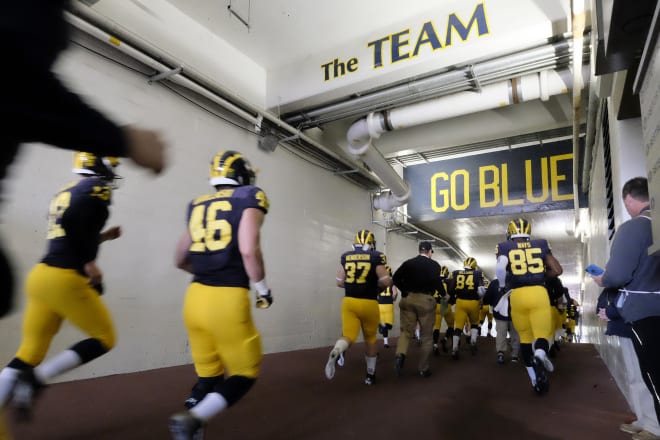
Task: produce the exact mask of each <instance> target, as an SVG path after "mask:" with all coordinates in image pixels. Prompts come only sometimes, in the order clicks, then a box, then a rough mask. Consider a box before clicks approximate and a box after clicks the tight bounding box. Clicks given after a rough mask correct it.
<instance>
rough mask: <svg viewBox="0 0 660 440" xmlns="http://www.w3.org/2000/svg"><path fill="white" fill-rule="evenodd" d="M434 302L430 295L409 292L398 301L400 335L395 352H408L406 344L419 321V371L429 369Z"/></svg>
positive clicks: (433, 323)
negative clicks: (420, 345)
mask: <svg viewBox="0 0 660 440" xmlns="http://www.w3.org/2000/svg"><path fill="white" fill-rule="evenodd" d="M436 304H437V303H436V301H435V298H433V296H432V295H427V294H424V293H409V294H408V296H407V297H405V298H401V301H400V302H399V309H400V310H401V336H400V337H399V341H398V343H397V346H396V354H404V355H405V354H406V353H407V352H408V345H409V343H410V340H411V339H412V338H413V334H414V332H415V327H416V326H417V322H419V326H420V334H421V339H422V347H421V356H420V359H419V364H418V369H419V371H424V370H428V369H429V361H430V359H431V352H432V351H433V326H434V325H435V306H436Z"/></svg>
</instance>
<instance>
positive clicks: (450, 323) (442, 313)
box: [433, 266, 454, 356]
mask: <svg viewBox="0 0 660 440" xmlns="http://www.w3.org/2000/svg"><path fill="white" fill-rule="evenodd" d="M448 278H449V269H447V266H441V267H440V279H441V280H442V285H443V286H444V288H445V292H447V291H448V288H447V282H448ZM434 297H435V300H436V301H437V302H438V305H437V306H436V308H435V325H434V326H433V354H434V355H436V356H437V355H438V352H439V350H438V342H440V344H441V345H442V351H443V352H444V353H447V341H448V340H449V338H451V337H452V335H453V334H454V311H453V310H452V309H451V306H452V305H451V302H452V301H451V299H450V298H448V296H447V295H443V294H442V292H440V291H439V290H436V291H435V295H434ZM443 319H444V320H445V323H446V324H447V331H446V333H445V335H444V336H443V337H442V339H440V327H441V326H442V320H443Z"/></svg>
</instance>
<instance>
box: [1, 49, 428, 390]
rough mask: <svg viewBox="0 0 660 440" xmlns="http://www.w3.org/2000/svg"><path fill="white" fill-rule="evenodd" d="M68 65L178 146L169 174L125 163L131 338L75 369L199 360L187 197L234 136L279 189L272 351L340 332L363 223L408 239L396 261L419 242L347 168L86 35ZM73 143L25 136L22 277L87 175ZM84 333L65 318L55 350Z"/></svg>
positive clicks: (113, 245) (12, 198)
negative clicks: (78, 179) (347, 262)
mask: <svg viewBox="0 0 660 440" xmlns="http://www.w3.org/2000/svg"><path fill="white" fill-rule="evenodd" d="M58 71H59V72H61V73H62V75H63V76H64V78H66V80H67V81H71V83H72V84H73V85H74V88H75V89H77V90H79V91H80V92H81V93H82V94H83V95H84V96H86V97H87V98H88V99H89V100H90V101H92V102H94V103H95V104H97V105H99V106H100V107H102V108H103V109H105V110H106V111H107V112H108V113H109V114H111V115H112V116H113V117H114V118H115V119H116V120H117V121H120V122H122V123H129V122H132V123H138V124H140V125H143V126H147V127H152V128H156V129H158V130H160V131H162V133H163V135H164V137H165V139H166V140H167V142H168V143H169V146H170V148H169V155H170V159H171V166H170V168H169V169H168V170H167V171H166V172H165V173H164V175H162V176H160V177H157V178H152V177H151V176H149V175H148V174H147V173H146V172H145V171H143V170H141V169H137V168H136V167H134V166H132V165H130V164H129V163H128V162H127V161H125V163H124V165H123V166H122V167H121V168H120V173H121V174H122V175H123V176H124V180H123V182H122V187H121V188H120V189H119V190H118V191H116V192H115V194H114V204H113V207H112V212H111V217H110V220H109V222H108V225H116V224H117V225H121V226H122V227H123V228H124V236H123V237H121V238H120V239H119V240H117V241H115V242H109V243H105V244H104V245H103V247H102V249H101V253H100V257H99V263H100V267H101V268H102V269H103V270H104V272H105V279H106V294H105V296H104V300H105V301H106V303H107V305H108V307H109V308H110V310H111V313H112V316H113V318H114V322H115V324H116V327H117V332H118V344H117V347H116V348H115V349H114V350H113V351H112V352H111V353H109V354H108V355H106V356H103V357H102V358H99V359H98V360H96V361H94V362H91V363H90V364H88V365H86V366H84V367H82V368H81V369H79V370H77V371H76V372H74V373H71V374H69V375H68V376H65V377H63V380H69V379H80V378H86V377H93V376H103V375H108V374H115V373H124V372H131V371H140V370H147V369H152V368H160V367H166V366H173V365H180V364H185V363H189V362H190V357H189V351H188V345H187V342H186V335H185V330H184V326H183V323H182V321H181V311H180V309H181V305H182V301H183V294H184V291H185V289H186V286H187V283H188V281H189V276H188V275H187V274H186V273H184V272H182V271H179V270H178V269H176V268H175V267H174V264H173V253H174V248H175V243H176V241H177V239H178V237H179V235H180V233H181V232H182V231H183V228H184V217H185V209H186V204H187V202H188V201H189V200H190V199H191V198H193V197H195V196H197V195H199V194H203V193H207V192H211V190H212V189H211V187H210V186H208V183H207V176H208V174H207V173H208V163H209V161H210V159H211V157H212V156H213V154H214V153H215V152H217V151H218V150H220V149H224V148H227V147H232V148H236V149H239V150H240V151H242V152H244V153H245V154H246V156H247V157H248V158H249V159H250V160H251V162H252V163H253V165H254V166H255V167H257V168H259V169H260V170H261V171H260V172H259V174H258V177H257V184H258V185H259V186H261V187H262V188H263V189H264V190H265V191H266V193H267V195H268V196H269V198H270V201H271V211H270V213H269V214H268V216H267V217H266V223H265V225H264V227H263V247H264V255H265V260H266V264H267V273H268V275H267V278H268V281H269V284H270V285H271V287H272V289H273V293H274V296H275V303H274V305H273V307H272V308H271V309H269V310H266V311H260V310H254V317H255V321H256V324H257V326H258V328H259V329H260V331H261V333H262V337H263V343H264V350H265V351H266V352H279V351H287V350H294V349H301V348H310V347H318V346H324V345H330V344H332V343H333V342H334V341H335V339H336V338H337V337H338V336H339V335H340V332H341V324H340V321H341V319H340V303H341V298H342V296H343V291H342V290H341V289H338V288H337V287H336V286H335V276H336V271H337V268H338V264H339V256H340V254H341V253H342V252H344V251H345V250H348V249H349V248H350V245H351V243H352V240H353V237H354V235H355V232H356V230H359V229H362V228H371V229H372V230H374V232H375V233H376V237H377V240H378V243H379V246H380V244H382V246H386V247H387V250H388V252H389V251H390V249H392V248H401V251H400V253H398V254H397V252H395V251H394V249H393V250H392V253H393V258H392V262H393V263H394V264H395V266H393V267H394V268H396V265H397V264H399V263H400V262H402V261H403V260H404V259H405V258H408V257H410V256H413V255H415V253H416V252H417V248H416V242H415V241H414V240H410V239H405V238H402V239H398V238H396V237H391V236H390V237H388V240H390V241H391V242H392V243H387V244H386V240H385V230H384V229H382V228H380V227H378V226H376V225H373V224H372V223H371V218H372V217H371V209H370V198H369V195H368V194H367V192H366V191H364V190H362V189H360V188H358V187H356V186H354V185H352V184H351V183H349V182H348V181H346V180H344V179H342V178H341V177H338V176H335V175H333V174H332V173H330V172H328V171H325V170H322V169H320V168H318V167H316V166H313V165H311V164H310V163H308V162H306V161H304V160H302V159H300V158H298V157H297V156H295V155H293V154H290V153H288V152H287V151H286V150H284V149H281V148H279V149H277V150H276V151H275V152H274V153H270V154H267V153H263V152H261V151H259V150H258V149H257V148H256V141H257V139H256V137H254V136H253V135H251V134H249V133H247V132H245V131H243V130H241V129H239V128H236V127H235V126H233V125H231V124H228V123H226V122H224V121H222V120H220V119H218V118H216V117H214V116H212V115H210V114H209V113H207V112H205V111H203V110H201V109H199V108H198V107H195V106H193V105H192V104H190V103H188V102H187V101H185V100H183V99H181V98H180V97H178V96H176V95H174V94H172V93H170V92H169V91H168V90H166V89H164V88H162V87H160V86H158V85H154V86H150V85H148V84H147V82H146V81H145V79H144V78H140V77H138V76H136V75H134V74H133V73H132V72H129V71H127V70H124V69H123V68H121V67H119V66H117V65H115V64H113V63H109V62H107V61H105V60H102V59H100V58H97V57H96V56H94V55H91V54H89V53H88V52H86V51H83V50H81V49H72V50H71V51H70V52H69V53H68V54H67V55H66V56H65V57H64V58H63V59H62V60H61V62H60V64H59V66H58ZM71 157H72V153H71V152H69V151H65V150H57V149H53V148H45V147H42V146H35V145H31V146H25V147H24V148H23V149H22V152H21V155H20V156H19V158H18V159H17V161H16V162H15V164H14V166H13V167H12V169H11V176H10V178H9V179H7V180H6V185H5V188H4V196H5V197H6V200H5V202H4V206H3V210H2V216H3V223H2V225H3V226H2V237H3V241H4V242H5V243H6V246H8V248H9V252H10V253H11V255H12V257H13V261H14V264H15V273H16V275H17V278H18V280H17V281H18V283H19V286H20V285H21V284H22V282H23V280H24V278H25V276H26V274H27V272H28V271H29V270H30V269H31V267H32V265H33V264H35V263H36V262H37V261H38V260H39V259H40V258H41V256H42V254H43V251H44V249H45V228H46V212H47V207H48V203H49V201H50V198H51V197H52V196H53V194H54V193H55V192H56V191H57V189H58V188H59V187H61V186H62V185H64V184H66V183H68V182H69V181H71V180H73V179H74V175H73V174H72V173H71V172H70V167H71ZM404 257H405V258H404ZM19 295H20V294H19ZM22 308H23V301H22V297H21V298H20V299H19V304H18V306H17V307H16V309H15V311H14V313H13V314H12V315H11V316H10V317H9V318H7V319H4V320H2V321H0V331H1V332H2V335H3V337H2V339H0V356H1V359H3V360H2V361H0V362H6V361H9V360H10V359H11V358H12V357H13V355H14V353H15V350H16V349H17V347H18V344H19V341H20V320H21V312H22ZM81 338H82V335H81V334H80V333H79V332H78V331H77V330H75V329H73V328H71V327H69V326H68V325H65V326H64V327H63V329H62V331H61V332H60V334H58V335H57V337H56V338H55V340H54V342H53V345H52V347H51V352H50V354H53V353H54V352H56V351H59V350H62V349H64V348H67V347H69V346H70V345H72V344H73V343H75V342H77V340H79V339H81ZM321 367H322V365H319V368H321ZM319 371H320V370H319Z"/></svg>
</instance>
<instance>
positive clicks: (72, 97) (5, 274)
mask: <svg viewBox="0 0 660 440" xmlns="http://www.w3.org/2000/svg"><path fill="white" fill-rule="evenodd" d="M67 3H68V1H66V0H21V1H20V2H9V3H5V4H3V5H2V14H0V41H2V42H3V46H2V55H3V58H4V59H6V60H11V61H10V62H11V65H12V68H11V69H0V82H1V83H2V84H11V86H8V87H4V88H3V90H2V105H1V106H0V120H2V130H1V131H0V181H1V180H3V179H4V178H5V176H6V173H7V168H8V167H9V165H10V164H11V162H12V161H13V159H14V156H15V155H16V153H17V152H18V149H19V147H20V145H21V144H22V143H27V142H42V143H45V144H49V145H53V146H55V147H58V148H65V149H68V150H82V149H84V150H85V151H89V152H91V153H94V154H96V155H99V156H118V157H129V158H131V159H132V160H133V162H135V163H136V164H137V165H139V166H143V167H146V168H149V169H151V170H153V171H155V172H157V173H159V172H160V171H161V170H162V169H163V168H164V166H165V155H164V145H163V142H162V141H161V139H160V137H159V135H158V134H157V133H155V132H153V131H151V130H144V129H141V128H137V127H119V126H117V125H116V124H115V123H114V122H112V121H110V120H109V119H108V118H107V117H106V116H105V115H103V114H102V113H101V112H99V111H98V110H96V109H94V108H93V107H91V106H90V105H88V104H87V103H86V102H85V101H83V100H82V99H81V98H80V96H78V95H77V94H75V93H73V92H72V91H70V90H69V89H68V88H67V87H66V86H65V85H64V83H62V81H60V79H59V78H58V77H57V76H56V75H55V74H54V73H53V72H52V71H51V66H52V64H53V63H54V61H55V60H56V59H57V56H58V54H59V53H60V52H61V51H62V50H63V49H64V48H65V47H66V44H67V42H68V40H69V38H68V32H69V29H70V26H69V24H68V23H67V22H66V21H65V19H64V7H65V6H66V5H67ZM13 279H14V278H13V273H12V270H11V267H10V262H9V259H8V258H7V257H6V256H5V254H4V252H3V250H2V247H0V317H1V316H3V315H5V314H7V313H9V311H10V310H11V307H12V299H13V290H14V284H13Z"/></svg>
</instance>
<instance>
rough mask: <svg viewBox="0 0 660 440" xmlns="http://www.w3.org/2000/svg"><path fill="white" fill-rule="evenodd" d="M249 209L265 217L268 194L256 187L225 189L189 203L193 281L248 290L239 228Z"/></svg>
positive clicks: (190, 255) (189, 258) (190, 258)
mask: <svg viewBox="0 0 660 440" xmlns="http://www.w3.org/2000/svg"><path fill="white" fill-rule="evenodd" d="M248 208H257V209H260V210H262V211H263V212H264V213H267V212H268V209H269V202H268V198H267V197H266V194H265V193H264V192H263V191H262V190H261V189H260V188H258V187H256V186H253V185H246V186H237V187H227V188H223V189H220V190H219V191H218V192H216V193H214V194H208V195H204V196H200V197H197V198H196V199H195V200H193V201H192V202H190V204H189V205H188V216H187V221H188V230H189V231H190V236H191V237H192V244H191V246H190V249H189V250H188V260H189V261H190V264H191V266H192V270H193V273H194V278H193V281H195V282H199V283H202V284H206V285H209V286H227V287H246V288H249V286H250V279H249V277H248V275H247V273H246V272H245V267H244V266H243V258H242V257H241V253H240V251H239V247H238V225H239V222H240V220H241V217H242V215H243V211H245V210H246V209H248Z"/></svg>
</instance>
